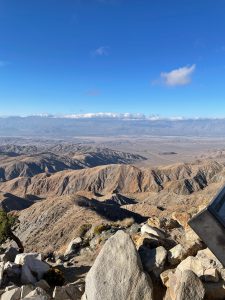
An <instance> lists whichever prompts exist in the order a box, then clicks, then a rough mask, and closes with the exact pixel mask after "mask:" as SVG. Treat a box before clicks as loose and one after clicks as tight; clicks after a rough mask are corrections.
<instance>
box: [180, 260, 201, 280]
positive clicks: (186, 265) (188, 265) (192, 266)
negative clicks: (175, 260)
mask: <svg viewBox="0 0 225 300" xmlns="http://www.w3.org/2000/svg"><path fill="white" fill-rule="evenodd" d="M186 270H191V271H193V272H194V273H195V274H196V275H197V276H198V277H200V276H202V275H204V267H203V266H202V263H201V260H199V259H198V258H196V257H193V256H189V257H187V258H186V259H185V260H183V261H182V262H181V263H180V264H179V265H178V266H177V271H179V272H180V273H182V272H184V271H186Z"/></svg>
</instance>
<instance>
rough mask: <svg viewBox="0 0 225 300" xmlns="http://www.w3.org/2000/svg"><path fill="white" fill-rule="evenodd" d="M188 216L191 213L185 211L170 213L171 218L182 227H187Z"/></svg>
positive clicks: (189, 216)
mask: <svg viewBox="0 0 225 300" xmlns="http://www.w3.org/2000/svg"><path fill="white" fill-rule="evenodd" d="M190 218H191V215H190V214H189V213H187V212H174V213H173V214H172V219H174V220H176V221H177V222H178V223H179V224H180V225H181V226H183V227H184V228H187V227H188V221H189V220H190Z"/></svg>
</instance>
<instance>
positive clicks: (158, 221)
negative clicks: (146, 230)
mask: <svg viewBox="0 0 225 300" xmlns="http://www.w3.org/2000/svg"><path fill="white" fill-rule="evenodd" d="M147 223H148V225H149V226H152V227H157V228H161V227H163V225H164V224H165V219H163V218H158V217H156V216H153V217H151V218H149V219H148V221H147Z"/></svg>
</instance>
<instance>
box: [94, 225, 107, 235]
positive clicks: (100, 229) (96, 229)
mask: <svg viewBox="0 0 225 300" xmlns="http://www.w3.org/2000/svg"><path fill="white" fill-rule="evenodd" d="M110 228H111V226H110V225H108V224H100V225H97V226H95V227H94V230H93V233H94V235H99V234H101V233H102V232H103V231H105V230H108V229H110Z"/></svg>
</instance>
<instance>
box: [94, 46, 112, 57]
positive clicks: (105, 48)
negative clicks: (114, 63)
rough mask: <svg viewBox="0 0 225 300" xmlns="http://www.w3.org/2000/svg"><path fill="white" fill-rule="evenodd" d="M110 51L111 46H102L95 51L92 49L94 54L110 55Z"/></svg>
mask: <svg viewBox="0 0 225 300" xmlns="http://www.w3.org/2000/svg"><path fill="white" fill-rule="evenodd" d="M109 51H110V47H108V46H101V47H99V48H97V49H95V50H94V51H92V55H93V56H108V55H109Z"/></svg>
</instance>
